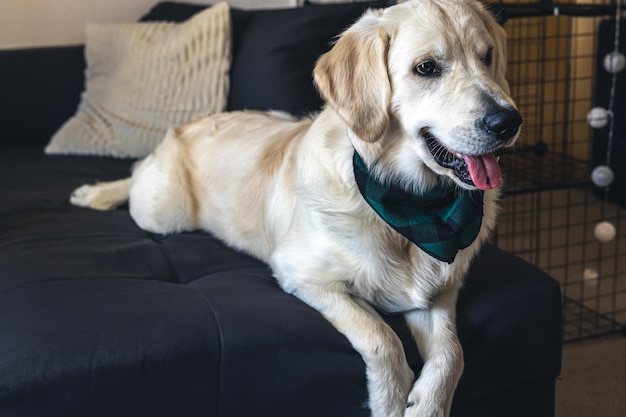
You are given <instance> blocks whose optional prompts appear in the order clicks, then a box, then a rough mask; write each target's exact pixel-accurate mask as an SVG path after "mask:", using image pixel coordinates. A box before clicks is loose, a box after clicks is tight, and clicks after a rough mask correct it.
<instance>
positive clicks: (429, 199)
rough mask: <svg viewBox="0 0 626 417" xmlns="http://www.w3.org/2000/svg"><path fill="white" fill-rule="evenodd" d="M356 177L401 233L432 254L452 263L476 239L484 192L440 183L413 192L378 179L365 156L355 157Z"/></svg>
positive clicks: (368, 199) (382, 214)
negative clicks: (424, 189)
mask: <svg viewBox="0 0 626 417" xmlns="http://www.w3.org/2000/svg"><path fill="white" fill-rule="evenodd" d="M353 166H354V178H355V179H356V183H357V185H358V187H359V191H360V192H361V195H362V196H363V198H364V199H365V201H366V202H367V203H368V204H369V205H370V206H371V207H372V208H373V209H374V211H375V212H376V213H377V214H378V215H379V216H380V217H381V218H382V219H383V220H384V221H385V222H386V223H387V224H389V226H391V227H392V228H393V229H395V230H396V231H397V232H398V233H400V234H401V235H403V236H404V237H406V238H407V239H409V240H410V241H411V242H413V243H415V244H416V245H417V246H418V247H419V248H420V249H422V250H423V251H424V252H426V253H428V254H429V255H430V256H432V257H434V258H436V259H438V260H440V261H444V262H447V263H452V261H454V258H455V257H456V254H457V252H458V251H459V250H460V249H464V248H466V247H468V246H469V245H471V244H472V242H474V240H475V239H476V236H478V232H479V231H480V226H481V223H482V217H483V191H481V190H475V191H469V190H460V189H457V188H456V187H453V186H439V187H436V188H434V189H432V190H429V191H427V192H425V193H423V194H413V193H410V192H408V191H406V190H404V189H402V188H400V187H398V186H395V185H389V186H388V185H384V184H381V183H380V182H378V181H377V180H376V179H375V178H374V177H373V176H372V175H371V174H370V172H369V170H368V169H367V166H366V165H365V163H364V162H363V160H362V159H361V156H360V155H359V154H358V153H357V152H356V151H355V152H354V157H353Z"/></svg>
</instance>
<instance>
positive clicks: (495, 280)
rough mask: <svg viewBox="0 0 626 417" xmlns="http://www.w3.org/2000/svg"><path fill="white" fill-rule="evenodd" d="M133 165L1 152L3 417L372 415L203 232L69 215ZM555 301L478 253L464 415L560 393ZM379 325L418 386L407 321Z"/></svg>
mask: <svg viewBox="0 0 626 417" xmlns="http://www.w3.org/2000/svg"><path fill="white" fill-rule="evenodd" d="M130 164H131V162H130V161H127V160H117V159H110V158H96V157H77V156H45V155H43V154H42V152H41V148H39V147H36V146H34V147H13V148H12V147H5V148H3V149H2V152H0V195H2V199H0V335H2V337H0V410H2V411H3V412H4V413H6V414H7V415H12V416H22V415H23V416H26V415H28V416H29V417H36V416H55V415H58V416H61V415H63V416H64V417H67V416H85V415H89V416H112V415H120V416H121V415H149V416H151V417H156V416H176V415H184V416H200V415H202V416H207V415H212V416H218V415H219V416H222V417H224V416H232V417H236V416H242V415H249V414H256V413H259V412H260V411H259V410H263V411H262V412H261V414H263V415H272V416H277V417H281V416H285V417H287V416H289V417H291V416H295V415H297V416H299V417H319V416H322V415H337V416H343V417H356V416H365V415H367V410H365V409H364V408H363V404H364V403H365V399H366V395H367V394H366V392H367V391H366V387H365V368H364V364H363V361H362V360H361V358H360V357H359V355H358V354H357V353H356V352H355V351H354V350H353V349H352V348H351V346H350V344H349V343H348V341H347V339H346V338H345V337H343V336H342V335H341V334H339V333H338V332H337V331H336V330H335V329H334V328H333V327H332V325H330V324H329V323H328V322H327V321H326V320H325V319H324V318H323V317H322V316H321V315H320V314H319V313H317V312H316V311H315V310H312V309H310V308H309V307H308V306H306V305H305V304H303V303H302V302H300V301H299V300H298V299H296V298H294V297H293V296H291V295H289V294H286V293H284V292H283V291H281V289H280V288H279V287H278V285H277V283H276V281H275V280H274V279H273V277H272V275H271V272H270V270H269V269H268V267H267V266H266V265H264V264H263V263H261V262H259V261H257V260H255V259H252V258H250V257H249V256H247V255H244V254H242V253H239V252H236V251H234V250H232V249H229V248H227V247H226V246H224V245H223V244H221V243H220V242H219V241H218V240H217V239H215V238H214V237H213V236H211V235H210V234H208V233H204V232H195V233H183V234H179V235H172V236H160V235H154V234H151V233H148V232H145V231H142V230H140V229H139V228H138V227H137V226H136V225H135V224H134V223H133V221H132V219H131V218H130V215H129V213H128V208H127V207H120V208H119V209H117V210H113V211H108V212H99V211H92V210H88V209H83V208H78V207H74V206H72V205H70V204H69V201H68V197H69V195H70V193H71V191H72V190H73V189H74V188H75V187H77V186H79V185H81V184H84V183H89V182H94V181H106V180H110V179H116V178H120V177H123V176H125V175H127V174H128V170H129V168H130ZM559 302H560V293H559V287H558V284H557V283H556V281H554V280H552V279H551V278H549V277H548V276H546V275H545V274H544V273H543V272H541V271H540V270H538V269H536V268H535V267H533V266H531V265H529V264H527V263H525V262H523V261H521V260H519V259H517V258H515V257H514V256H512V255H510V254H507V253H505V252H502V251H501V250H498V249H497V248H494V247H491V246H488V247H486V248H485V249H484V250H483V251H482V253H481V255H480V256H479V258H478V259H477V260H476V262H475V263H474V264H473V266H472V269H471V272H470V274H469V276H468V278H467V282H466V285H465V287H464V288H463V290H462V291H461V293H460V296H459V302H458V319H457V323H458V332H459V337H460V340H461V343H462V345H463V348H464V354H465V362H466V368H465V372H464V374H463V376H462V378H461V381H460V383H459V387H458V390H457V392H456V395H455V398H454V404H455V405H459V406H458V408H459V410H462V409H464V408H463V407H462V406H460V405H462V404H470V403H471V402H475V401H477V400H478V399H480V398H483V397H485V396H492V397H493V396H497V395H498V393H501V392H507V391H508V392H510V391H511V390H513V389H515V388H516V387H520V386H532V385H533V384H535V383H538V382H542V383H545V381H553V380H554V378H555V377H556V376H557V375H558V372H559V366H558V364H559V363H560V361H559V358H560V356H559V355H560V304H559ZM385 318H386V320H387V321H388V322H389V323H390V324H391V325H392V327H393V328H394V329H395V330H396V332H397V333H398V334H399V336H400V338H401V340H402V342H403V344H404V346H405V349H406V354H407V358H408V360H409V363H410V365H411V366H412V367H413V369H414V370H415V371H416V372H419V369H420V367H421V364H422V362H421V359H420V357H419V354H418V352H417V349H416V347H415V343H414V342H413V340H412V338H411V336H410V334H409V331H408V330H407V328H406V326H405V325H404V323H403V320H402V318H401V317H400V316H385ZM547 336H548V337H547ZM529 401H532V399H529ZM477 409H480V407H478V408H477ZM521 409H522V408H520V410H521ZM328 410H333V412H332V413H329V411H328ZM454 410H455V406H454V405H453V416H454V415H456V414H455V411H454ZM516 410H517V409H516V408H515V407H513V409H512V410H511V412H510V413H509V414H508V415H510V416H518V415H520V414H517V413H516ZM0 414H2V413H0ZM458 415H462V414H458ZM467 415H468V414H464V416H467Z"/></svg>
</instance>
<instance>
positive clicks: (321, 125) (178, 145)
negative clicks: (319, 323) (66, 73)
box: [71, 0, 522, 417]
mask: <svg viewBox="0 0 626 417" xmlns="http://www.w3.org/2000/svg"><path fill="white" fill-rule="evenodd" d="M505 54H506V52H505V34H504V31H503V29H502V28H501V27H500V26H499V25H498V24H497V23H496V22H495V21H494V20H493V18H492V16H491V15H490V14H489V13H488V12H487V11H486V10H485V9H484V8H483V6H482V5H481V3H479V2H478V1H474V0H416V1H409V2H405V3H402V4H399V5H396V6H392V7H389V8H387V9H383V10H369V11H367V12H366V13H365V14H364V15H363V16H362V17H361V18H360V19H359V20H358V21H357V22H356V23H355V24H354V25H353V26H351V27H350V28H349V29H348V30H346V31H345V32H344V33H343V34H342V35H341V37H340V38H339V39H338V41H337V42H336V43H335V45H334V46H333V47H332V49H331V50H330V51H329V52H328V53H326V54H324V55H323V56H322V57H321V58H320V59H319V61H318V62H317V64H316V67H315V70H314V79H315V83H316V85H317V87H318V89H319V91H320V93H321V94H322V96H323V97H324V98H325V100H326V102H327V104H326V106H325V108H324V110H323V111H322V112H321V113H319V114H318V115H315V116H313V117H310V118H305V119H301V120H296V119H293V118H291V117H289V116H287V115H284V114H280V113H272V112H270V113H260V112H234V113H224V114H217V115H213V116H210V117H207V118H204V119H201V120H199V121H197V122H194V123H190V124H188V125H185V126H182V127H178V128H175V129H172V130H171V131H170V132H169V133H168V134H167V136H166V138H165V139H164V141H163V142H162V144H161V145H160V146H159V147H158V148H157V149H156V150H155V151H154V152H153V153H152V154H151V155H149V156H148V157H147V158H146V159H145V160H143V161H142V162H140V163H139V164H138V166H137V167H136V168H135V170H134V173H133V175H132V178H128V179H124V180H120V181H114V182H111V183H101V184H96V185H86V186H83V187H81V188H79V189H77V190H76V191H75V192H74V194H73V195H72V197H71V202H72V203H73V204H75V205H79V206H86V207H92V208H95V209H103V210H106V209H111V208H113V207H116V206H117V205H119V204H122V203H124V202H125V201H127V200H128V199H129V200H130V201H129V202H130V212H131V214H132V217H133V218H134V220H135V221H136V222H137V224H138V225H139V226H140V227H141V228H143V229H145V230H149V231H152V232H156V233H177V232H183V231H189V230H194V229H203V230H207V231H210V232H211V233H213V234H214V235H215V236H217V237H219V238H220V239H222V240H223V241H224V242H225V243H227V244H228V245H230V246H233V247H235V248H238V249H240V250H242V251H245V252H247V253H250V254H252V255H254V256H255V257H257V258H259V259H261V260H263V261H265V262H267V263H268V264H269V265H270V266H271V268H272V270H273V273H274V274H275V276H276V279H277V280H278V282H279V283H280V285H281V287H282V288H283V289H284V290H285V291H286V292H288V293H291V294H294V295H295V296H296V297H298V298H300V299H301V300H302V301H304V302H305V303H307V304H308V305H310V306H312V307H313V308H315V309H317V310H318V311H319V312H320V313H321V314H322V315H323V316H324V317H325V318H326V319H327V320H329V321H330V322H331V323H332V324H333V325H334V326H335V327H336V328H337V330H338V331H340V332H341V333H343V334H344V335H345V336H346V337H347V338H348V339H349V341H350V342H351V344H352V346H353V347H354V349H356V350H357V351H358V352H359V353H360V354H361V355H362V357H363V359H364V361H365V363H366V365H367V366H366V369H367V381H368V390H369V407H370V409H371V413H372V416H374V417H397V416H407V417H435V416H436V417H441V416H448V415H449V412H450V404H451V400H452V396H453V393H454V390H455V388H456V385H457V382H458V380H459V378H460V376H461V373H462V370H463V355H462V351H461V346H460V344H459V341H458V338H457V336H456V329H455V304H456V300H457V292H458V290H459V288H460V287H461V285H462V280H463V278H464V275H465V273H466V271H467V269H468V267H469V264H470V262H471V260H472V258H473V256H474V255H475V254H476V253H477V251H478V249H479V248H480V246H481V243H482V242H484V240H485V239H486V238H487V237H488V234H489V233H490V231H491V230H492V229H493V227H494V224H495V220H496V214H497V198H498V191H497V187H498V186H499V185H500V184H501V182H502V175H501V171H500V168H499V166H498V162H497V158H496V157H495V156H494V154H493V152H494V151H496V150H497V149H498V148H501V147H504V146H510V145H512V144H513V143H514V142H515V140H516V139H517V136H518V134H519V133H518V132H519V128H520V124H521V122H522V120H521V116H520V115H519V113H518V111H517V110H516V108H515V105H514V103H513V101H512V100H511V98H510V97H509V88H508V85H507V82H506V81H505V78H504V72H505V59H506V56H505ZM356 155H358V156H359V157H360V161H361V162H360V164H361V168H362V170H364V171H365V174H366V176H367V178H368V179H367V180H368V181H370V180H371V181H374V183H375V184H378V185H381V186H382V188H383V189H384V188H385V187H387V188H389V189H393V190H394V192H400V193H407V194H409V195H411V196H416V198H415V201H413V197H411V201H412V202H413V203H412V204H414V205H416V209H418V211H419V210H421V206H420V203H419V201H420V200H419V199H420V195H423V194H428V193H429V192H431V191H432V190H433V189H435V190H437V189H444V190H448V191H450V190H451V192H452V194H453V197H454V198H456V197H459V196H465V195H466V194H467V195H472V196H473V197H472V198H473V199H474V203H476V202H477V201H475V200H476V199H478V200H479V201H478V202H477V203H478V204H479V205H480V206H481V207H480V208H481V209H482V216H481V215H480V213H479V215H478V217H479V220H478V222H479V223H477V224H479V226H478V228H477V229H476V233H475V234H474V235H472V236H471V238H470V241H469V242H467V243H465V244H464V245H463V244H462V245H460V246H459V248H458V252H457V251H456V250H455V251H453V254H452V258H450V259H447V260H446V259H445V258H440V257H437V256H435V255H433V254H432V253H430V252H429V251H428V250H424V248H425V247H427V245H422V246H419V245H418V244H417V243H416V244H413V243H412V241H409V240H408V239H407V238H406V237H405V235H404V234H401V233H400V232H398V231H396V230H398V229H394V228H392V227H391V226H390V224H391V223H390V221H389V219H386V220H384V219H383V217H382V215H379V214H378V212H377V211H376V210H375V209H374V206H373V205H372V204H371V202H369V200H368V199H367V196H366V192H367V191H368V187H369V186H368V185H365V186H363V188H364V190H361V188H360V186H359V185H358V184H357V181H356V177H357V174H356V170H355V164H357V161H356V159H355V158H356ZM362 193H364V194H362ZM476 193H478V194H476ZM448 194H450V193H449V192H448ZM477 195H478V196H479V197H476V196H477ZM364 196H365V197H366V198H364ZM480 196H482V201H480ZM435 203H437V202H435ZM374 204H376V203H374ZM435 205H437V204H435ZM410 209H411V210H412V209H413V207H411V208H410ZM385 210H386V208H383V211H385ZM418 235H419V233H418ZM375 308H377V309H380V310H383V311H387V312H394V313H402V314H404V316H405V318H406V322H407V324H408V326H409V327H410V329H411V331H412V334H413V335H414V337H415V340H416V343H417V346H418V348H419V351H420V354H421V355H422V357H423V359H424V367H423V369H422V370H421V373H420V375H419V378H417V380H415V378H414V374H413V372H412V370H411V369H410V368H409V366H408V365H407V361H406V358H405V355H404V351H403V348H402V345H401V343H400V340H399V338H398V337H397V335H396V334H395V333H394V332H393V331H392V329H391V328H390V327H389V326H388V325H387V324H386V323H385V322H384V321H383V320H382V319H381V317H380V315H379V314H378V313H377V311H376V309H375Z"/></svg>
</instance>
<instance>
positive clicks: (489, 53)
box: [483, 48, 493, 67]
mask: <svg viewBox="0 0 626 417" xmlns="http://www.w3.org/2000/svg"><path fill="white" fill-rule="evenodd" d="M483 62H484V63H485V65H486V66H488V67H490V66H491V63H492V62H493V48H489V50H487V55H485V57H484V58H483Z"/></svg>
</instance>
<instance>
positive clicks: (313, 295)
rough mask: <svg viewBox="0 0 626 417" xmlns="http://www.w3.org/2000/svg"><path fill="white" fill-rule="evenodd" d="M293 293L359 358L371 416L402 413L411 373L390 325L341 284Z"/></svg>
mask: <svg viewBox="0 0 626 417" xmlns="http://www.w3.org/2000/svg"><path fill="white" fill-rule="evenodd" d="M294 295H296V296H297V297H298V298H300V299H301V300H302V301H304V302H305V303H307V304H308V305H310V306H311V307H313V308H315V309H316V310H318V311H319V312H320V313H321V314H322V315H323V316H324V317H325V318H326V319H327V320H328V321H330V322H331V323H332V324H333V325H334V326H335V328H336V329H337V330H339V331H340V332H341V333H343V334H344V335H345V336H346V337H347V338H348V340H349V341H350V343H351V344H352V346H353V347H354V349H355V350H356V351H357V352H358V353H360V354H361V356H362V357H363V360H364V362H365V366H366V373H367V386H368V391H369V407H370V409H371V412H372V417H401V416H403V415H404V410H405V408H406V397H407V395H408V393H409V390H410V389H411V385H412V384H413V379H414V375H413V372H412V371H411V369H410V368H409V365H408V364H407V361H406V357H405V354H404V348H403V347H402V343H401V342H400V339H399V338H398V336H397V335H396V334H395V333H394V331H393V330H392V329H391V327H389V326H388V325H387V323H385V322H384V321H383V319H382V318H381V317H380V316H379V315H378V313H377V312H376V311H375V310H374V309H373V308H372V307H371V306H369V304H367V303H366V302H365V301H363V300H361V299H358V298H355V297H353V296H351V295H350V294H348V293H347V291H345V287H344V285H343V284H332V285H328V286H323V287H322V286H314V287H312V286H307V287H300V288H298V290H296V291H295V292H294Z"/></svg>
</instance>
